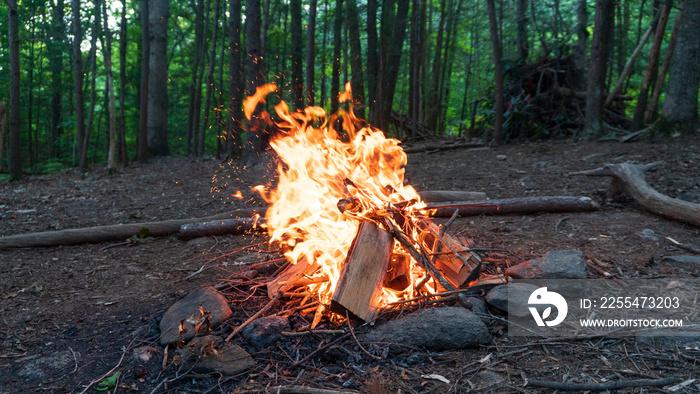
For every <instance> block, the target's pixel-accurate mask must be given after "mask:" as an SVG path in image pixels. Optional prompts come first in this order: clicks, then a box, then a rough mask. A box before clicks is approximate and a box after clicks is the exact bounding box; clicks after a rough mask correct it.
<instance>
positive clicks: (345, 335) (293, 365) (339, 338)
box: [292, 332, 350, 367]
mask: <svg viewBox="0 0 700 394" xmlns="http://www.w3.org/2000/svg"><path fill="white" fill-rule="evenodd" d="M348 335H350V333H349V332H346V333H345V334H343V335H341V336H339V337H338V338H336V339H335V340H334V341H333V342H329V343H327V344H326V345H325V346H319V347H318V348H317V349H316V350H314V351H313V352H311V353H309V354H308V355H307V356H306V357H304V358H302V359H301V360H299V361H295V362H294V363H293V364H292V367H296V366H297V365H299V364H301V363H303V362H304V361H306V360H308V359H310V358H311V357H313V355H314V354H316V353H318V352H320V351H321V350H325V349H328V348H329V347H331V346H333V345H335V344H336V343H338V342H340V341H341V340H343V339H345V338H347V336H348Z"/></svg>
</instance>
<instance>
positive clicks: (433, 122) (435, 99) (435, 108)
mask: <svg viewBox="0 0 700 394" xmlns="http://www.w3.org/2000/svg"><path fill="white" fill-rule="evenodd" d="M447 19H448V5H447V1H446V0H442V1H441V2H440V24H439V25H438V30H437V33H436V34H437V38H436V39H435V56H434V58H433V66H432V69H431V70H430V74H431V76H432V78H433V83H432V86H431V88H430V102H431V110H430V112H429V113H427V114H426V125H427V126H428V129H430V130H432V131H433V132H434V133H435V134H438V128H437V126H438V118H439V116H440V76H441V75H442V68H443V67H444V64H443V61H442V60H443V58H442V52H443V41H444V31H445V24H446V23H447Z"/></svg>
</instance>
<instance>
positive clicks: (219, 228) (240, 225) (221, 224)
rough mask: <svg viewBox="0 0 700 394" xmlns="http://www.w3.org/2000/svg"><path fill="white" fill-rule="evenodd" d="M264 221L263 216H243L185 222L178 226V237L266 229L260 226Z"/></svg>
mask: <svg viewBox="0 0 700 394" xmlns="http://www.w3.org/2000/svg"><path fill="white" fill-rule="evenodd" d="M264 223H265V219H264V218H258V217H244V218H236V219H217V220H212V221H206V222H195V223H186V224H183V225H182V226H180V231H179V233H178V237H179V238H180V239H190V238H197V237H208V236H211V235H224V234H243V233H244V232H246V231H251V230H258V231H266V229H263V228H261V227H260V225H261V224H264Z"/></svg>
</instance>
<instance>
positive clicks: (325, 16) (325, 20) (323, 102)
mask: <svg viewBox="0 0 700 394" xmlns="http://www.w3.org/2000/svg"><path fill="white" fill-rule="evenodd" d="M325 4H326V7H325V9H326V10H328V9H329V8H330V0H326V1H325ZM328 14H329V12H324V13H323V48H324V49H323V52H321V64H322V66H321V70H323V72H322V73H321V102H320V106H322V107H324V106H325V105H326V82H327V80H328V75H327V74H326V66H327V65H328V62H327V61H326V58H327V56H326V54H327V53H328V24H329V23H328ZM375 22H376V21H375Z"/></svg>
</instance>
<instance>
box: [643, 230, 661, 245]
mask: <svg viewBox="0 0 700 394" xmlns="http://www.w3.org/2000/svg"><path fill="white" fill-rule="evenodd" d="M639 236H640V237H642V238H646V239H648V240H650V241H654V242H656V241H658V240H659V237H658V236H657V235H656V233H655V232H654V230H652V229H649V228H645V229H644V230H642V231H641V232H640V233H639Z"/></svg>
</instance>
